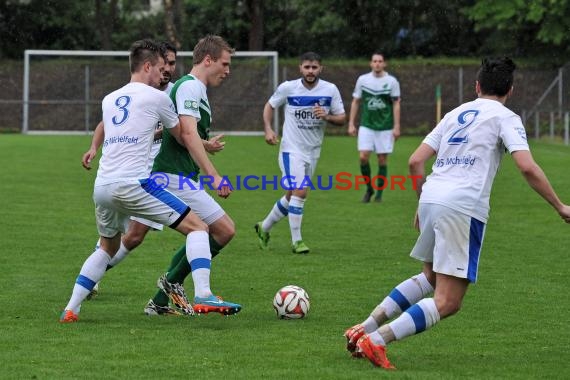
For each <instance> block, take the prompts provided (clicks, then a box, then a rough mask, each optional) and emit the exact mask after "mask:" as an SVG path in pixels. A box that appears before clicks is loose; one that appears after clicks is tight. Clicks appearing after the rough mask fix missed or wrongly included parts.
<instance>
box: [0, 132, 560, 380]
mask: <svg viewBox="0 0 570 380" xmlns="http://www.w3.org/2000/svg"><path fill="white" fill-rule="evenodd" d="M227 141H228V145H227V149H226V150H225V151H224V152H223V153H221V154H218V155H216V156H215V157H214V159H215V162H216V164H217V166H218V167H219V168H220V171H222V172H223V173H225V174H228V175H230V177H231V176H235V175H237V174H240V175H242V176H245V175H248V174H251V175H263V174H265V175H274V174H277V173H278V169H277V162H276V158H277V149H276V148H273V147H269V146H267V145H266V144H265V143H264V142H263V139H262V138H237V137H230V138H227ZM419 141H420V139H418V138H404V139H401V140H400V141H399V142H398V143H397V146H396V149H397V151H396V152H395V153H394V154H393V155H392V156H391V157H390V169H389V170H390V173H389V174H402V175H406V174H407V168H406V166H407V164H406V162H407V158H408V156H409V154H410V153H411V152H412V151H413V149H414V148H415V146H416V145H417V143H418V142H419ZM88 144H89V138H88V137H59V136H49V137H48V136H20V135H9V136H8V135H7V136H0V162H1V163H2V164H3V165H2V171H0V183H1V184H2V187H1V189H2V190H1V196H0V209H1V210H2V218H0V231H1V232H0V234H1V238H0V263H1V265H0V281H1V285H2V292H0V302H1V304H2V305H3V308H4V313H2V315H1V316H0V329H1V330H2V334H0V344H1V346H2V348H3V349H2V351H1V352H0V361H1V362H2V370H1V371H0V378H6V379H8V378H9V379H14V378H37V379H47V378H57V379H66V378H90V379H96V378H101V379H103V378H156V377H168V376H181V377H197V376H199V377H212V378H213V377H220V376H224V377H227V378H243V379H245V378H247V379H253V378H267V379H270V378H312V379H330V378H354V379H363V378H377V377H391V378H426V379H441V378H458V377H469V378H538V377H541V378H568V377H569V376H570V369H569V368H568V366H567V364H566V362H567V360H566V357H567V350H568V346H570V333H569V332H568V331H569V330H568V328H567V327H568V326H567V322H566V319H565V318H564V315H565V313H566V312H567V310H568V309H569V308H570V301H569V299H568V297H567V295H566V293H567V291H566V288H567V286H566V285H567V283H568V281H567V279H568V278H569V275H570V273H569V272H570V269H569V268H570V265H569V264H570V259H569V258H568V255H567V247H568V245H569V244H568V243H569V236H570V235H569V230H568V228H569V227H568V226H567V225H564V223H562V222H561V221H560V220H559V218H558V216H557V215H556V214H555V212H554V211H553V210H552V209H551V208H550V207H549V206H547V205H546V204H545V203H544V202H543V201H542V200H541V199H540V198H539V197H538V196H537V195H536V194H534V193H533V191H532V190H530V189H529V188H528V187H527V186H526V184H525V183H524V180H523V179H522V177H521V176H520V174H518V172H517V171H516V169H515V168H514V164H513V163H512V160H511V159H510V158H509V157H505V160H504V162H503V165H502V169H501V171H500V173H499V176H498V178H497V181H496V186H495V190H494V193H493V196H494V198H493V201H492V214H491V219H490V223H489V228H488V230H487V236H486V240H485V245H484V249H483V254H482V261H481V266H480V276H479V283H478V284H477V285H475V286H473V287H472V288H471V289H470V290H469V292H468V294H467V297H466V299H465V302H464V307H463V310H462V311H461V312H460V313H459V314H458V315H457V316H455V317H453V318H450V319H448V320H446V321H443V322H442V323H440V324H439V325H438V326H436V327H435V328H434V329H433V330H431V331H428V332H426V333H424V334H421V335H418V336H416V337H412V338H409V339H407V340H405V341H403V342H398V343H396V344H394V345H391V346H390V349H389V352H388V355H389V357H390V359H391V361H392V362H393V363H394V364H395V365H396V367H397V368H398V370H397V371H396V372H391V373H388V372H385V371H383V370H381V369H377V368H373V367H372V366H371V365H370V364H369V363H368V362H366V361H362V360H354V359H351V358H349V356H348V354H347V353H346V352H345V350H344V344H345V342H344V339H343V338H342V333H343V332H344V329H346V328H347V327H349V326H351V325H353V324H354V323H357V322H359V321H361V320H362V319H364V318H365V317H366V316H367V315H368V313H369V312H370V311H371V310H372V308H373V307H374V306H375V305H376V304H377V303H378V302H379V301H380V300H381V298H383V297H384V296H385V295H386V294H387V292H389V291H390V290H391V288H392V287H393V286H394V285H396V284H397V283H398V282H400V281H401V280H403V279H405V278H407V277H409V276H410V275H413V274H415V273H417V272H418V271H419V265H418V263H416V262H415V261H414V260H412V259H410V258H409V257H408V253H409V251H410V249H411V247H412V246H413V243H414V241H415V238H416V236H417V235H416V232H415V231H414V230H413V229H412V228H411V221H412V217H413V214H414V211H415V208H416V199H415V194H414V193H413V191H411V190H409V191H402V190H395V191H389V192H387V193H386V194H385V200H384V202H383V203H381V204H374V203H371V204H361V203H360V198H361V196H362V193H363V190H361V191H354V190H347V191H338V190H336V191H318V190H317V191H314V192H312V193H311V195H310V197H309V200H308V201H307V204H306V209H305V210H306V211H305V218H304V225H303V235H304V236H303V237H304V240H305V241H306V242H307V244H308V245H309V246H310V247H311V249H312V252H311V253H310V254H309V255H307V256H298V255H293V254H292V253H290V238H289V231H288V226H287V223H286V221H283V222H282V223H281V224H280V225H278V226H277V227H276V228H275V229H274V231H273V233H272V241H271V249H270V250H269V251H260V250H259V249H258V248H257V245H256V240H255V235H254V233H253V225H254V224H255V223H256V222H257V221H259V220H261V219H262V218H263V217H264V216H265V214H266V213H267V211H268V210H269V208H270V207H271V206H272V204H273V203H274V202H275V201H276V200H277V198H278V197H279V196H280V194H281V192H280V191H261V190H257V191H247V190H242V191H238V192H235V193H234V194H232V196H231V197H230V198H229V199H227V200H220V203H221V204H222V206H223V207H224V208H225V210H226V211H227V212H228V213H229V214H230V216H231V217H232V218H233V219H234V221H235V222H236V225H237V230H238V233H237V236H236V237H235V239H234V240H233V241H232V242H231V243H230V245H229V246H228V247H226V249H225V250H224V251H223V253H222V254H221V255H220V256H219V257H218V258H216V259H215V261H214V265H213V272H212V287H213V289H214V291H215V292H217V293H219V294H220V295H222V296H224V297H226V298H227V299H228V300H231V301H235V302H239V303H241V304H242V305H243V307H244V309H243V311H242V312H241V313H240V314H238V315H237V316H235V317H228V318H225V317H221V316H218V315H207V316H201V317H197V318H191V319H189V318H148V317H146V316H145V315H144V314H143V313H142V309H143V307H144V305H145V303H146V302H147V301H148V299H149V298H150V297H151V296H152V295H153V294H154V292H155V282H156V279H157V278H158V276H159V275H160V274H162V272H163V271H164V270H165V268H166V266H167V264H168V262H169V260H170V258H171V255H172V254H173V253H174V251H175V250H176V249H177V248H178V246H179V245H180V244H182V242H183V238H182V237H181V236H179V235H178V234H177V233H175V232H172V231H165V232H162V233H151V234H149V236H148V237H147V240H146V241H145V242H144V243H143V245H142V246H141V247H139V248H138V249H137V250H136V251H134V252H133V253H132V255H131V257H129V258H128V259H127V260H126V261H125V262H124V263H123V264H121V265H120V266H118V267H117V268H115V269H113V270H112V271H110V272H108V273H107V276H106V277H105V279H104V280H103V282H102V284H101V294H100V296H99V297H98V298H97V299H95V300H93V301H90V302H85V303H84V305H83V310H82V313H81V315H80V322H79V323H77V324H74V325H60V324H59V323H58V322H57V319H58V317H59V313H60V312H61V309H62V308H63V307H64V306H65V304H66V303H67V300H68V297H69V295H70V292H71V289H72V286H73V282H74V280H75V277H76V276H77V273H78V271H79V268H80V266H81V265H82V263H83V261H84V260H85V258H86V257H87V255H89V254H90V253H91V250H92V248H93V246H94V244H95V241H96V240H97V236H96V229H95V225H94V216H93V204H92V200H91V191H92V184H93V180H94V177H95V174H96V173H95V172H94V171H92V172H86V171H84V170H83V169H82V168H81V165H80V157H81V154H82V153H83V151H84V150H85V149H86V148H87V147H88ZM355 145H356V143H355V140H353V139H349V138H340V137H338V138H328V139H326V142H325V146H324V148H323V154H322V158H321V160H320V162H319V167H318V168H317V171H318V174H321V175H325V176H327V175H329V174H330V175H334V174H336V173H338V172H341V171H346V172H350V173H353V174H359V173H358V162H357V153H356V148H355ZM533 148H534V153H535V157H536V159H537V161H538V162H539V163H540V164H541V165H542V166H543V168H544V169H545V171H546V173H547V174H548V175H549V177H550V178H551V180H552V183H553V185H554V187H555V188H556V189H557V190H558V192H559V194H560V196H561V197H562V198H563V199H565V200H566V201H569V200H570V193H569V191H568V189H569V188H570V177H569V176H568V174H567V166H568V165H567V163H568V162H569V161H568V157H569V155H568V154H569V152H568V148H567V147H563V146H556V145H549V144H545V143H543V142H537V143H534V146H533ZM287 284H295V285H299V286H302V287H304V288H305V289H306V290H307V291H308V292H309V294H310V296H311V301H312V303H311V311H310V313H309V316H308V318H307V319H305V320H299V321H282V320H278V319H277V318H276V317H275V315H274V312H273V310H272V306H271V301H272V298H273V295H274V293H275V292H276V291H277V290H278V289H279V288H280V287H282V286H284V285H287ZM186 287H187V289H188V292H189V294H190V295H191V294H192V285H191V282H190V281H188V282H187V286H186Z"/></svg>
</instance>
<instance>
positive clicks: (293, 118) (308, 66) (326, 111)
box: [255, 52, 346, 253]
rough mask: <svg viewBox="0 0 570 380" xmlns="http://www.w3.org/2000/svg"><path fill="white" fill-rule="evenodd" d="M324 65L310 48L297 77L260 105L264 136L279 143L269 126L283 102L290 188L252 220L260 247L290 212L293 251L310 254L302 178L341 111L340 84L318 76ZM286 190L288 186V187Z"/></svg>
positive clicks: (283, 163)
mask: <svg viewBox="0 0 570 380" xmlns="http://www.w3.org/2000/svg"><path fill="white" fill-rule="evenodd" d="M322 69H323V67H322V65H321V57H320V56H319V55H318V54H316V53H313V52H308V53H304V54H303V55H302V56H301V64H300V65H299V70H300V72H301V78H299V79H296V80H292V81H287V82H284V83H282V84H281V85H279V87H278V88H277V90H276V91H275V93H274V94H273V95H272V96H271V98H270V99H269V101H268V102H267V103H266V104H265V107H264V109H263V123H264V126H265V141H266V142H267V143H268V144H270V145H276V144H277V143H278V139H277V135H276V134H275V132H274V131H273V129H272V125H271V122H272V120H273V112H274V110H275V108H277V107H280V106H283V105H285V121H284V124H283V138H282V140H281V146H280V149H279V167H280V168H281V172H282V173H283V177H284V178H290V179H292V181H287V180H285V183H286V185H287V187H288V190H287V191H286V193H285V195H284V196H283V197H282V198H281V199H279V200H278V201H277V203H276V204H275V205H274V206H273V208H272V209H271V211H270V212H269V214H268V215H267V217H266V218H265V219H264V220H263V221H262V222H259V223H257V224H256V225H255V230H256V232H257V235H258V238H259V243H260V246H261V248H266V247H267V244H268V242H269V231H270V230H271V228H272V227H273V225H274V224H275V223H277V222H278V221H280V220H281V219H282V218H284V217H285V216H287V215H288V216H289V227H290V229H291V240H292V242H293V252H294V253H309V248H308V247H307V245H306V244H305V243H304V242H303V240H302V237H301V221H302V218H303V207H304V204H305V199H306V198H307V192H308V189H307V187H304V186H300V185H302V182H303V178H304V177H308V178H310V177H311V176H312V175H313V174H314V172H315V168H316V166H317V161H318V159H319V155H320V152H321V145H322V143H323V136H324V128H325V126H326V123H327V122H329V123H332V124H336V125H343V124H344V123H345V120H346V117H345V111H344V105H343V103H342V99H341V97H340V93H339V91H338V88H337V87H336V86H335V85H334V84H332V83H330V82H327V81H325V80H322V79H320V78H319V76H320V74H321V71H322ZM289 189H290V190H289Z"/></svg>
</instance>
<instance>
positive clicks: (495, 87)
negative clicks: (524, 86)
mask: <svg viewBox="0 0 570 380" xmlns="http://www.w3.org/2000/svg"><path fill="white" fill-rule="evenodd" d="M516 68H517V65H515V63H514V62H513V61H512V60H511V59H510V58H508V57H501V58H484V59H483V61H482V62H481V68H480V69H479V71H478V72H477V81H478V82H479V86H480V88H481V92H482V93H483V95H495V96H505V95H507V94H508V92H509V91H510V90H511V88H512V87H513V72H514V71H515V69H516Z"/></svg>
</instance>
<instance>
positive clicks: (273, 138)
mask: <svg viewBox="0 0 570 380" xmlns="http://www.w3.org/2000/svg"><path fill="white" fill-rule="evenodd" d="M265 142H266V143H268V144H269V145H277V143H278V142H279V139H278V138H277V135H276V134H275V132H273V130H272V129H269V130H265Z"/></svg>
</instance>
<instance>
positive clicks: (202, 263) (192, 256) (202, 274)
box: [186, 231, 212, 297]
mask: <svg viewBox="0 0 570 380" xmlns="http://www.w3.org/2000/svg"><path fill="white" fill-rule="evenodd" d="M186 258H187V260H188V262H189V263H190V267H192V280H193V281H194V296H195V297H209V296H211V295H212V291H211V290H210V267H211V265H212V254H211V253H210V241H209V238H208V233H207V232H206V231H194V232H190V233H189V234H188V236H186Z"/></svg>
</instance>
